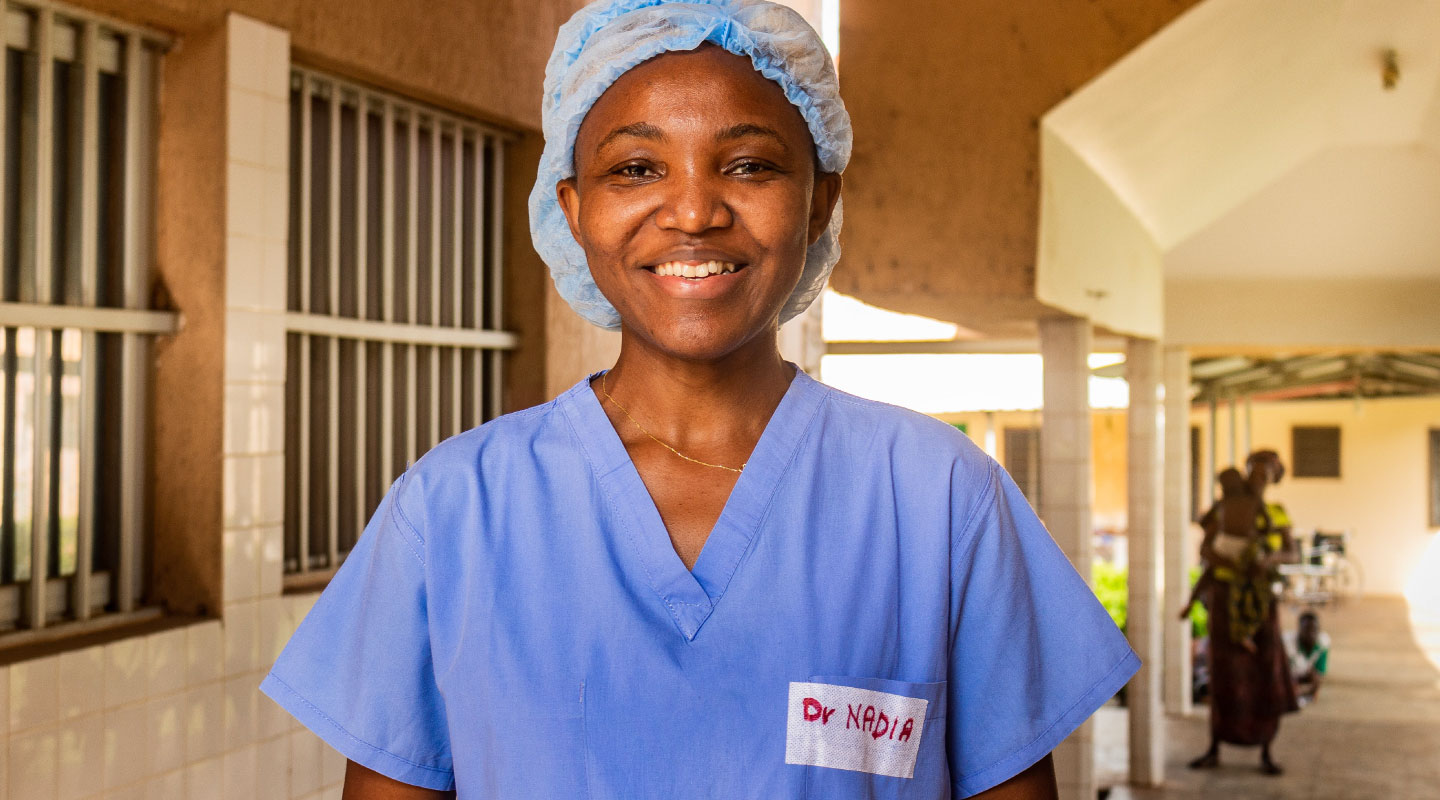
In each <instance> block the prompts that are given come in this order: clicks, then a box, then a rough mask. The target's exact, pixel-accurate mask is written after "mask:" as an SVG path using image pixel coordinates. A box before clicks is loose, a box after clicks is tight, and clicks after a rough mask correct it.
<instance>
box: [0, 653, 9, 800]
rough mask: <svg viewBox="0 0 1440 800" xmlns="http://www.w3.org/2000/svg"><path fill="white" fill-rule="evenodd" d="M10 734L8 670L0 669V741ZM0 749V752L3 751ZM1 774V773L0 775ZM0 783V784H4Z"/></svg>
mask: <svg viewBox="0 0 1440 800" xmlns="http://www.w3.org/2000/svg"><path fill="white" fill-rule="evenodd" d="M9 733H10V668H9V667H0V739H3V738H4V737H5V736H7V735H9ZM4 749H5V748H4V747H0V750H4ZM0 774H3V773H0ZM4 783H5V782H4V781H0V784H4Z"/></svg>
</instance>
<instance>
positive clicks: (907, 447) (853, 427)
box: [821, 386, 1003, 493]
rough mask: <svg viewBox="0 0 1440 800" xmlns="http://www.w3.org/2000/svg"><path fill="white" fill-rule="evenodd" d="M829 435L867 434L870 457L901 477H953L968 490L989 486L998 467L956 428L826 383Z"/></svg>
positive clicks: (957, 486) (957, 485) (951, 479)
mask: <svg viewBox="0 0 1440 800" xmlns="http://www.w3.org/2000/svg"><path fill="white" fill-rule="evenodd" d="M824 391H825V401H824V402H825V406H824V407H825V414H824V417H825V429H824V430H823V431H822V432H821V435H824V436H845V437H850V438H863V439H864V440H865V448H864V449H865V453H866V456H867V457H868V458H872V459H878V460H880V461H883V462H885V463H886V464H887V465H888V466H889V467H890V468H891V471H892V472H893V473H894V474H895V475H896V476H897V478H901V479H905V478H913V479H924V480H930V481H934V480H938V479H941V478H945V479H948V481H949V483H950V486H951V488H952V489H954V490H963V491H965V492H966V493H968V492H969V491H973V490H978V489H982V488H989V487H992V485H993V484H994V483H995V481H996V479H997V474H1000V473H1003V470H1001V469H1000V468H999V465H997V464H996V463H995V460H994V459H992V458H991V457H990V456H989V455H987V454H986V453H985V451H984V450H981V449H980V447H979V446H978V445H976V444H975V443H974V442H973V441H971V440H970V437H969V436H967V435H965V434H964V433H962V432H961V431H960V430H959V429H957V428H956V427H955V426H953V425H950V424H948V423H945V422H941V421H940V420H938V419H935V418H934V417H931V416H927V415H925V414H921V413H919V412H917V411H912V410H910V409H908V408H901V407H899V406H893V405H890V404H888V403H881V402H879V401H876V400H867V399H865V398H862V397H856V396H855V395H852V394H849V393H846V392H843V391H840V390H839V389H835V388H833V387H829V386H826V387H824Z"/></svg>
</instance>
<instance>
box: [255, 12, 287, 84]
mask: <svg viewBox="0 0 1440 800" xmlns="http://www.w3.org/2000/svg"><path fill="white" fill-rule="evenodd" d="M263 47H264V51H263V52H264V54H265V55H264V61H263V62H262V67H263V70H264V72H263V73H262V74H263V79H264V82H263V83H262V84H261V86H260V91H262V92H264V93H265V94H267V95H269V96H270V97H272V98H274V99H276V100H284V99H286V98H288V97H289V96H290V32H289V31H286V30H284V29H282V28H268V27H267V29H266V32H265V37H264V42H263Z"/></svg>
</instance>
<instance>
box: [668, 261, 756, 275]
mask: <svg viewBox="0 0 1440 800" xmlns="http://www.w3.org/2000/svg"><path fill="white" fill-rule="evenodd" d="M736 269H737V267H736V266H735V265H734V264H732V263H730V262H729V261H706V262H704V263H701V264H685V263H681V262H679V261H667V262H665V263H664V264H660V265H658V266H656V267H655V274H656V275H659V276H661V277H681V278H705V277H709V276H710V275H720V274H722V273H728V272H734V271H735V270H736Z"/></svg>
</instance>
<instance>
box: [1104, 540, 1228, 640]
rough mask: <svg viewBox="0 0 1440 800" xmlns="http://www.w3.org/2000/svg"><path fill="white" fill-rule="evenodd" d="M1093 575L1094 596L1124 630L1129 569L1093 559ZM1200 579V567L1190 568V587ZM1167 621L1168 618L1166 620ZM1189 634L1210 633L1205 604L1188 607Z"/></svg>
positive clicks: (1201, 635)
mask: <svg viewBox="0 0 1440 800" xmlns="http://www.w3.org/2000/svg"><path fill="white" fill-rule="evenodd" d="M1092 569H1093V571H1094V573H1093V574H1094V576H1095V596H1096V597H1098V598H1100V605H1103V606H1105V610H1106V611H1108V612H1109V613H1110V619H1113V620H1115V624H1116V626H1118V627H1119V628H1120V630H1122V631H1123V630H1125V612H1126V608H1127V603H1128V601H1129V570H1127V569H1125V568H1123V567H1117V566H1115V565H1114V564H1112V563H1110V562H1109V561H1099V560H1097V561H1095V563H1094V566H1093V567H1092ZM1199 579H1200V568H1199V567H1191V568H1190V588H1192V589H1193V588H1194V586H1195V582H1196V581H1197V580H1199ZM1167 621H1168V620H1167ZM1190 634H1191V636H1193V637H1195V638H1196V639H1203V638H1205V637H1206V636H1209V635H1210V615H1209V613H1208V612H1206V610H1205V606H1203V605H1201V604H1199V603H1196V604H1195V605H1193V606H1191V607H1190Z"/></svg>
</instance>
